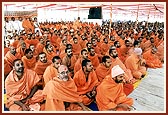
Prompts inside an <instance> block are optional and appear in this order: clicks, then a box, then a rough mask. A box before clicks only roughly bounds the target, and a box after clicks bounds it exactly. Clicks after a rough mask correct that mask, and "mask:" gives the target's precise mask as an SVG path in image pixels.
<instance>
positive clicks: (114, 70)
mask: <svg viewBox="0 0 168 115" xmlns="http://www.w3.org/2000/svg"><path fill="white" fill-rule="evenodd" d="M123 73H125V72H124V71H123V70H122V69H121V68H120V66H119V65H116V66H114V67H113V68H112V69H111V76H112V78H114V77H116V76H118V75H121V74H123Z"/></svg>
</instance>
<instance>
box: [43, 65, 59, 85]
mask: <svg viewBox="0 0 168 115" xmlns="http://www.w3.org/2000/svg"><path fill="white" fill-rule="evenodd" d="M57 74H58V71H57V69H56V68H55V67H54V65H53V64H51V65H49V66H48V67H47V68H46V69H45V71H44V74H43V79H44V85H45V84H46V83H47V82H49V81H50V80H51V79H53V78H54V77H56V76H57Z"/></svg>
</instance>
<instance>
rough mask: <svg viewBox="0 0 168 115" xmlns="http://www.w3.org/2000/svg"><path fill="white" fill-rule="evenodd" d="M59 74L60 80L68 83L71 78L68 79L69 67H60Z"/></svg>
mask: <svg viewBox="0 0 168 115" xmlns="http://www.w3.org/2000/svg"><path fill="white" fill-rule="evenodd" d="M58 72H59V78H60V79H61V80H63V81H68V79H69V77H68V73H69V71H68V68H67V67H63V68H62V67H59V68H58Z"/></svg>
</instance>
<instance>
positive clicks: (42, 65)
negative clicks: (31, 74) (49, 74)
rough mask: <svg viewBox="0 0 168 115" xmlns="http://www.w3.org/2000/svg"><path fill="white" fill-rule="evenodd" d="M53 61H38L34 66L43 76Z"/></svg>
mask: <svg viewBox="0 0 168 115" xmlns="http://www.w3.org/2000/svg"><path fill="white" fill-rule="evenodd" d="M51 63H52V62H51V61H47V62H46V63H42V62H41V61H39V60H38V61H37V63H36V65H35V67H34V71H35V72H36V73H37V74H38V75H39V76H42V75H43V74H44V71H45V69H46V68H47V67H48V66H49V65H51Z"/></svg>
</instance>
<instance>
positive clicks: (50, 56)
mask: <svg viewBox="0 0 168 115" xmlns="http://www.w3.org/2000/svg"><path fill="white" fill-rule="evenodd" d="M43 52H45V53H46V54H47V60H52V58H53V57H54V56H56V52H54V51H52V52H48V51H47V50H46V49H45V47H44V49H43Z"/></svg>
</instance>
